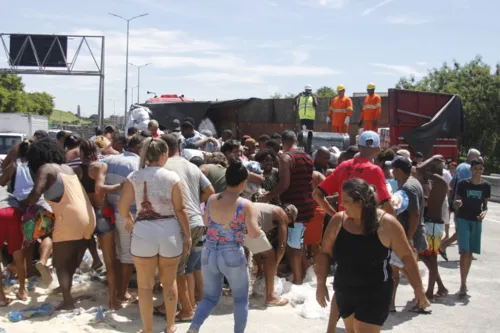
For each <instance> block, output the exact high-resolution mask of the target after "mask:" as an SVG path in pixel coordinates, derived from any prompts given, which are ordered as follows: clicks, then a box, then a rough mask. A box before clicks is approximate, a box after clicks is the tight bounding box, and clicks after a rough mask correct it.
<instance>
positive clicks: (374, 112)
mask: <svg viewBox="0 0 500 333" xmlns="http://www.w3.org/2000/svg"><path fill="white" fill-rule="evenodd" d="M366 91H367V92H368V96H366V98H365V103H364V104H363V110H362V111H361V118H360V120H359V127H361V126H363V125H364V126H363V129H364V130H365V131H374V132H377V131H378V120H379V119H380V113H381V110H382V98H380V96H379V95H377V94H375V84H374V83H370V84H368V87H367V90H366Z"/></svg>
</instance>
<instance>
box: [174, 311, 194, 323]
mask: <svg viewBox="0 0 500 333" xmlns="http://www.w3.org/2000/svg"><path fill="white" fill-rule="evenodd" d="M193 318H194V312H193V313H187V314H186V313H183V312H182V311H180V312H179V313H178V314H177V315H176V316H175V321H177V322H179V323H186V322H191V321H192V320H193Z"/></svg>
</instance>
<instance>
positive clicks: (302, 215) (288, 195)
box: [280, 148, 314, 223]
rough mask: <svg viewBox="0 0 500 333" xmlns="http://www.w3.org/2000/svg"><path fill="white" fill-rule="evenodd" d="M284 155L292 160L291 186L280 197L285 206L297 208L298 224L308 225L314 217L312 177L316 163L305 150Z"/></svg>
mask: <svg viewBox="0 0 500 333" xmlns="http://www.w3.org/2000/svg"><path fill="white" fill-rule="evenodd" d="M284 154H288V155H289V156H290V157H291V158H292V170H291V174H290V185H289V186H288V188H287V189H286V190H285V192H283V193H282V194H281V196H280V200H281V202H282V203H283V204H287V203H289V204H292V205H294V206H295V207H297V210H298V211H299V214H298V216H297V222H301V223H308V222H309V220H310V219H312V217H313V216H314V201H313V198H312V175H313V168H314V162H313V160H312V158H311V157H310V156H309V155H308V154H307V153H305V152H304V151H303V150H299V149H297V148H295V149H292V150H290V151H288V152H285V153H284Z"/></svg>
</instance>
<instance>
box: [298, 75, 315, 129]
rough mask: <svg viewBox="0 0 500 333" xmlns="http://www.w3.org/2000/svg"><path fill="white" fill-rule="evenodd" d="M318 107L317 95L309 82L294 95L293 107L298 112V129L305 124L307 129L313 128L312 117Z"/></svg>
mask: <svg viewBox="0 0 500 333" xmlns="http://www.w3.org/2000/svg"><path fill="white" fill-rule="evenodd" d="M317 107H318V96H316V94H313V92H312V87H311V85H310V84H308V85H306V86H305V88H304V91H303V92H301V93H300V94H298V95H297V97H295V109H296V110H297V112H298V114H299V119H300V129H301V130H302V129H303V127H304V126H305V127H306V129H308V130H314V119H315V118H316V108H317Z"/></svg>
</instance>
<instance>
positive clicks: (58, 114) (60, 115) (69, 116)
mask: <svg viewBox="0 0 500 333" xmlns="http://www.w3.org/2000/svg"><path fill="white" fill-rule="evenodd" d="M50 122H51V123H53V124H72V125H78V124H82V125H85V124H90V123H91V121H88V120H85V119H80V118H78V117H77V116H76V115H75V114H73V113H71V112H69V111H61V110H54V111H53V112H52V114H51V115H50ZM56 126H57V125H56Z"/></svg>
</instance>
